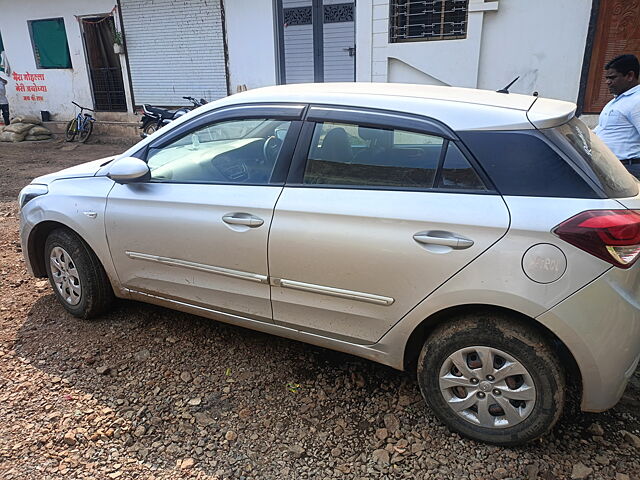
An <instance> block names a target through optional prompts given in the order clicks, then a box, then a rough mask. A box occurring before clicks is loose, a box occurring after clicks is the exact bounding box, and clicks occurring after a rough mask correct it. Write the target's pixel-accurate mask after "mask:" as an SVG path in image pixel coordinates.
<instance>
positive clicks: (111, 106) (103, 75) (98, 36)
mask: <svg viewBox="0 0 640 480" xmlns="http://www.w3.org/2000/svg"><path fill="white" fill-rule="evenodd" d="M82 36H83V37H84V45H85V50H86V52H87V62H88V64H89V77H90V80H91V90H92V92H93V101H94V105H95V109H96V110H97V111H102V112H126V111H127V98H126V94H125V90H124V81H123V79H122V66H121V64H120V57H119V54H117V53H115V52H114V43H115V37H116V28H115V23H114V20H113V17H112V16H111V15H106V16H102V17H92V18H83V19H82Z"/></svg>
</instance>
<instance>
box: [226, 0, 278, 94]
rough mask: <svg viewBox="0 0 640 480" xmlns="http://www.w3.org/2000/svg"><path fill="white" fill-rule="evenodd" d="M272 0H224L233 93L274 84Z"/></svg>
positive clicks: (273, 12) (274, 55)
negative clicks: (240, 89) (240, 88)
mask: <svg viewBox="0 0 640 480" xmlns="http://www.w3.org/2000/svg"><path fill="white" fill-rule="evenodd" d="M274 8H275V7H274V2H273V1H272V0H225V1H224V13H225V20H226V24H225V28H226V33H227V49H228V53H229V63H228V65H229V85H230V90H231V93H235V92H236V91H237V89H238V86H239V85H246V86H247V88H249V89H251V88H256V87H264V86H267V85H275V84H276V69H277V65H276V50H277V46H278V45H277V38H276V32H275V29H274V27H275V25H274V16H275V9H274Z"/></svg>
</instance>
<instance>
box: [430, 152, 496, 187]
mask: <svg viewBox="0 0 640 480" xmlns="http://www.w3.org/2000/svg"><path fill="white" fill-rule="evenodd" d="M438 187H439V188H456V189H458V188H459V189H464V190H486V189H487V188H486V187H485V185H484V183H483V182H482V180H480V177H478V174H477V173H476V171H475V170H474V169H473V167H472V166H471V165H470V164H469V161H468V160H467V159H466V158H465V156H464V155H463V154H462V152H461V151H460V149H459V148H458V147H457V146H456V144H455V143H453V142H450V143H449V146H448V147H447V154H446V156H445V158H444V164H443V165H442V173H441V174H440V179H439V180H438Z"/></svg>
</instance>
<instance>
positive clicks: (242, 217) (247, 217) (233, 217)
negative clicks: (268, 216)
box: [222, 213, 264, 228]
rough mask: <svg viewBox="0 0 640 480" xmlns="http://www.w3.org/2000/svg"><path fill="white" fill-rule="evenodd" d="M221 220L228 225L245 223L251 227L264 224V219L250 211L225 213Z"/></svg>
mask: <svg viewBox="0 0 640 480" xmlns="http://www.w3.org/2000/svg"><path fill="white" fill-rule="evenodd" d="M222 221H223V222H224V223H228V224H229V225H246V226H247V227H251V228H256V227H259V226H260V225H262V224H264V220H262V219H261V218H260V217H256V216H255V215H251V214H250V213H227V214H226V215H224V216H223V217H222Z"/></svg>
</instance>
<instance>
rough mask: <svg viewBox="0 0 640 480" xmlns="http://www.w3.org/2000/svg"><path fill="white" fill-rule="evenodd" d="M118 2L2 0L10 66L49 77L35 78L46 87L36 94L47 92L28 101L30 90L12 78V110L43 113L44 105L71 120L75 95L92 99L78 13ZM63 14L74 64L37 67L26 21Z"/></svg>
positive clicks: (85, 101)
mask: <svg viewBox="0 0 640 480" xmlns="http://www.w3.org/2000/svg"><path fill="white" fill-rule="evenodd" d="M114 4H115V2H114V0H91V1H89V2H88V1H86V0H84V1H83V0H55V1H51V0H28V1H22V2H16V1H13V0H0V12H1V13H0V33H1V34H2V41H3V43H4V47H5V51H6V53H7V57H8V59H9V63H10V65H11V69H12V70H13V71H14V72H16V73H19V74H24V73H27V72H28V73H37V74H44V75H45V80H44V81H37V82H35V83H36V84H37V85H46V87H47V91H46V92H38V93H36V95H40V96H42V97H43V101H32V100H30V101H25V100H24V99H23V96H25V95H27V94H29V95H30V94H31V92H16V89H15V87H16V82H15V81H14V80H13V78H12V79H11V80H9V83H8V84H7V94H8V95H7V96H8V100H9V107H10V110H11V114H12V115H15V114H22V115H24V114H29V115H37V116H40V111H42V110H48V111H49V112H51V114H52V119H53V120H68V119H71V118H72V117H73V115H74V113H75V107H74V106H73V105H72V104H71V101H75V102H76V103H79V104H80V105H83V106H88V107H91V106H92V105H93V100H92V96H91V85H90V80H89V72H88V67H87V61H86V57H85V54H84V45H83V42H82V36H81V33H80V23H79V22H78V20H77V19H76V17H75V15H81V16H86V15H99V14H106V13H108V12H110V11H111V9H112V8H113V7H114ZM60 17H62V18H64V26H65V30H66V32H67V41H68V43H69V53H70V56H71V65H72V67H73V68H71V69H49V68H47V69H38V68H36V61H35V58H34V54H33V48H32V46H31V37H30V35H29V26H28V24H27V21H28V20H41V19H47V18H60ZM121 61H122V62H124V57H121ZM124 78H125V88H126V89H127V91H128V85H127V84H126V80H127V77H126V74H125V75H124ZM22 83H24V84H25V85H32V84H33V82H22ZM128 103H130V101H129V102H128Z"/></svg>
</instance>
